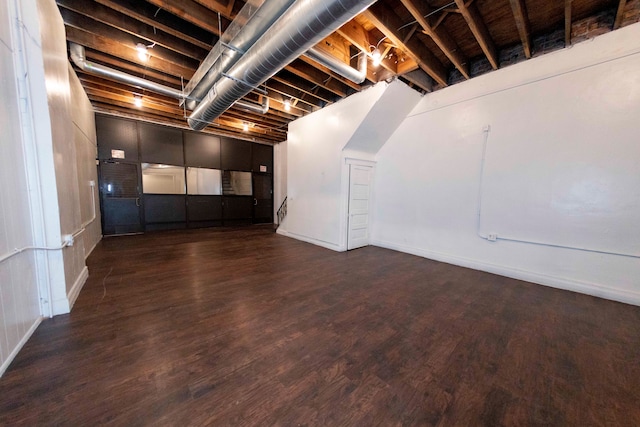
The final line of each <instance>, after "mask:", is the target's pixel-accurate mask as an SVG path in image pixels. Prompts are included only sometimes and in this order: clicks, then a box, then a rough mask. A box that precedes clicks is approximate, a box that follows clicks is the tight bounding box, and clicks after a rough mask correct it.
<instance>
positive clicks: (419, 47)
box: [364, 3, 447, 86]
mask: <svg viewBox="0 0 640 427" xmlns="http://www.w3.org/2000/svg"><path fill="white" fill-rule="evenodd" d="M364 15H365V16H366V17H367V19H369V20H370V21H371V22H373V23H374V25H375V26H376V27H378V29H380V30H381V31H382V33H383V34H384V35H385V36H386V37H387V38H389V40H391V41H392V42H393V44H395V45H396V47H398V48H400V49H401V50H403V51H404V52H405V53H406V54H407V55H409V56H410V57H411V58H412V59H413V60H414V61H415V62H416V63H417V64H418V66H419V67H420V68H421V69H422V70H423V71H424V72H426V73H427V74H429V75H430V76H431V77H432V78H433V79H434V80H435V81H437V82H438V83H439V84H441V85H443V86H447V71H446V69H445V68H444V66H443V65H442V63H441V62H440V61H439V60H438V58H436V57H435V55H434V54H433V53H432V52H431V51H430V50H429V49H428V48H427V47H426V46H425V45H424V44H422V43H420V42H419V41H418V40H416V39H415V38H411V39H410V40H408V41H407V42H406V43H405V42H404V37H403V36H402V34H400V32H399V31H398V28H400V27H401V26H402V22H401V21H400V18H399V17H398V15H396V14H395V12H394V11H393V10H392V9H391V8H390V7H388V6H387V5H385V4H384V3H376V4H374V5H373V6H371V7H370V8H369V10H367V11H366V12H364Z"/></svg>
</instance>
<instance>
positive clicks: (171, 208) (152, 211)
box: [144, 194, 187, 224]
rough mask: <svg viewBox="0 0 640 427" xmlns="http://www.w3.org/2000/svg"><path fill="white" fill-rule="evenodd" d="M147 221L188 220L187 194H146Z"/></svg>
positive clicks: (145, 217) (145, 215)
mask: <svg viewBox="0 0 640 427" xmlns="http://www.w3.org/2000/svg"><path fill="white" fill-rule="evenodd" d="M144 220H145V223H147V224H149V223H158V222H165V223H166V222H186V221H187V211H186V207H185V196H183V195H181V194H177V195H176V194H145V195H144Z"/></svg>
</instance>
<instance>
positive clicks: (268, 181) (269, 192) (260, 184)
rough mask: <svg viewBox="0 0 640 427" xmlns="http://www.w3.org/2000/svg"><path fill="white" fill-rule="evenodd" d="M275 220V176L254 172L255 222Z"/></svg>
mask: <svg viewBox="0 0 640 427" xmlns="http://www.w3.org/2000/svg"><path fill="white" fill-rule="evenodd" d="M271 222H273V177H272V175H270V174H260V173H254V174H253V223H254V224H261V223H271Z"/></svg>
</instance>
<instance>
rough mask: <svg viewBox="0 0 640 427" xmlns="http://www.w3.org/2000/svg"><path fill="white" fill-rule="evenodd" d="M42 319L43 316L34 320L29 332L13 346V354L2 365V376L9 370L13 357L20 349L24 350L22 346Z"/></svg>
mask: <svg viewBox="0 0 640 427" xmlns="http://www.w3.org/2000/svg"><path fill="white" fill-rule="evenodd" d="M42 319H43V318H42V317H38V318H37V319H35V320H34V321H33V324H32V325H31V327H30V328H29V330H28V331H27V333H25V334H24V335H23V336H22V339H21V340H20V342H19V343H18V345H16V346H15V347H14V348H13V351H12V352H11V354H9V356H8V357H7V358H6V360H5V361H4V363H2V366H0V377H2V375H4V373H5V371H6V370H7V368H8V367H9V365H10V364H11V362H13V359H15V357H16V356H17V355H18V353H19V352H20V350H22V347H24V345H25V344H26V343H27V341H28V340H29V338H31V335H33V333H34V332H35V331H36V329H37V328H38V325H40V323H42Z"/></svg>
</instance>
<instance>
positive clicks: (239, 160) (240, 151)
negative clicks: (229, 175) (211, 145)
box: [221, 138, 253, 172]
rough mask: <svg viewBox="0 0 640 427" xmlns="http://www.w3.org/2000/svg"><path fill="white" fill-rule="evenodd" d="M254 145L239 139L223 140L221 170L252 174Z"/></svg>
mask: <svg viewBox="0 0 640 427" xmlns="http://www.w3.org/2000/svg"><path fill="white" fill-rule="evenodd" d="M252 145H253V144H252V143H251V142H247V141H240V140H238V139H231V138H222V144H221V159H222V164H221V168H222V169H225V170H232V171H247V172H251V146H252Z"/></svg>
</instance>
